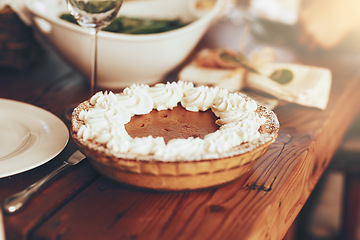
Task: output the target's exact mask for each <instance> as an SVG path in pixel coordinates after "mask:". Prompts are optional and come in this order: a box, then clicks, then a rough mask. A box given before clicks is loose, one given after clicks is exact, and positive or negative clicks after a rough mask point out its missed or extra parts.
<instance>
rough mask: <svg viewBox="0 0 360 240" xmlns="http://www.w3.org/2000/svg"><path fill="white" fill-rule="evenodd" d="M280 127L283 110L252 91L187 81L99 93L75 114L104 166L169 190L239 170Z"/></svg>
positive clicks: (91, 152)
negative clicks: (272, 107) (249, 94)
mask: <svg viewBox="0 0 360 240" xmlns="http://www.w3.org/2000/svg"><path fill="white" fill-rule="evenodd" d="M278 130H279V123H278V120H277V118H276V115H275V114H274V113H273V112H272V111H270V110H268V109H266V108H265V107H262V106H260V105H258V104H257V103H256V102H255V101H254V100H252V99H250V98H248V97H246V96H245V95H243V94H241V93H233V92H229V91H228V90H226V89H222V88H219V87H206V86H198V87H195V86H194V85H193V84H192V83H190V82H183V81H179V82H172V83H166V84H156V85H155V86H153V87H150V86H148V85H139V84H135V85H132V86H130V87H128V88H126V89H125V90H124V91H123V92H122V93H118V94H114V93H112V92H105V93H103V92H98V93H97V94H95V95H94V96H93V97H92V98H91V99H89V100H88V101H85V102H83V103H81V104H80V105H79V106H78V107H76V108H75V109H74V112H73V115H72V135H73V138H74V140H75V141H76V142H77V143H78V145H79V146H80V148H81V149H82V150H83V151H84V153H85V154H87V155H88V156H90V157H91V159H90V161H91V162H92V164H93V165H94V166H95V167H96V168H97V169H98V170H99V171H100V172H102V173H103V174H104V175H106V176H108V177H110V178H112V179H115V180H117V181H120V182H124V183H128V184H131V185H135V186H140V187H147V188H153V189H165V190H183V189H197V188H202V187H209V186H213V185H218V184H221V183H225V182H228V181H231V180H233V179H235V178H237V177H239V176H240V175H242V174H244V172H247V171H248V170H249V169H248V168H245V167H243V166H246V165H249V164H248V163H250V162H252V161H253V160H254V159H256V158H258V157H259V156H261V155H262V154H263V153H264V152H265V151H266V150H267V148H268V147H269V145H270V144H271V143H272V142H273V141H274V140H275V138H276V137H277V133H278ZM243 169H247V170H246V171H245V170H243Z"/></svg>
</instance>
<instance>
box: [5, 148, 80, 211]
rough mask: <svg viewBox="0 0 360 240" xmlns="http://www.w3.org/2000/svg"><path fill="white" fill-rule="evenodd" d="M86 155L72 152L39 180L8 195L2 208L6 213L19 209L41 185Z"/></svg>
mask: <svg viewBox="0 0 360 240" xmlns="http://www.w3.org/2000/svg"><path fill="white" fill-rule="evenodd" d="M85 158H86V156H85V155H84V154H82V153H81V152H80V151H79V150H77V151H76V152H74V153H73V154H72V155H71V156H70V157H69V158H68V159H67V160H66V161H64V162H63V164H62V165H61V166H59V167H58V168H56V169H54V170H53V171H52V172H50V173H49V174H48V175H46V176H45V177H43V178H42V179H40V180H39V181H37V182H35V183H33V184H31V185H30V186H28V187H27V188H25V189H24V190H22V191H20V192H18V193H15V194H14V195H12V196H10V197H8V198H7V199H5V201H4V202H3V209H4V211H5V212H6V213H15V212H17V211H18V210H19V209H21V208H22V207H23V206H24V205H25V203H26V202H27V201H28V200H29V199H30V198H31V197H32V196H33V195H34V193H36V192H37V191H38V190H39V189H40V188H41V187H43V186H44V185H45V184H46V183H47V182H49V181H50V180H51V179H53V178H54V177H55V176H56V175H58V174H59V173H60V172H62V171H63V170H65V169H66V168H68V167H70V166H73V165H75V164H77V163H79V162H80V161H81V160H83V159H85Z"/></svg>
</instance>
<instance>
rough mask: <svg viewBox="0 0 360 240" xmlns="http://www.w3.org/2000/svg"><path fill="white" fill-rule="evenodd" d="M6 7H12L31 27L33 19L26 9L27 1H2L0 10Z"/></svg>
mask: <svg viewBox="0 0 360 240" xmlns="http://www.w3.org/2000/svg"><path fill="white" fill-rule="evenodd" d="M5 6H10V7H11V9H12V10H13V11H14V12H15V13H16V14H17V15H18V16H19V18H20V19H21V20H22V21H23V22H24V23H25V24H26V25H29V26H30V25H31V18H30V16H29V15H28V13H27V10H26V8H25V0H1V1H0V9H2V8H4V7H5Z"/></svg>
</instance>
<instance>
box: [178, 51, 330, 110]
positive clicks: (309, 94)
mask: <svg viewBox="0 0 360 240" xmlns="http://www.w3.org/2000/svg"><path fill="white" fill-rule="evenodd" d="M253 55H254V54H253ZM264 56H265V55H264V54H263V57H261V56H260V57H257V59H258V60H261V59H267V60H266V61H254V60H253V62H251V61H249V65H251V63H253V64H252V66H254V67H255V69H256V70H257V71H258V72H257V73H256V72H253V71H248V70H246V69H245V68H237V69H221V68H209V67H199V66H197V64H196V63H195V60H194V61H192V62H191V63H190V64H188V65H187V66H185V67H184V68H183V69H182V70H181V71H180V73H179V79H180V80H183V81H190V82H194V83H196V84H203V85H216V86H219V87H223V88H227V89H229V90H231V91H241V90H243V89H245V88H247V89H251V90H256V91H260V92H263V93H266V94H269V95H271V96H273V97H276V99H272V98H268V99H266V97H262V100H261V101H263V102H264V100H266V101H265V102H266V105H269V106H270V107H271V108H273V107H275V106H276V105H277V104H278V103H279V102H280V101H286V102H290V103H296V104H299V105H303V106H307V107H314V108H318V109H322V110H324V109H325V108H326V106H327V104H328V100H329V95H330V89H331V81H332V74H331V71H330V70H329V69H326V68H320V67H314V66H305V65H299V64H289V63H274V62H269V59H271V58H268V55H266V56H265V57H264ZM254 59H255V58H254ZM281 69H288V70H290V71H291V72H292V73H293V78H292V79H291V81H289V82H288V83H278V82H277V81H274V80H273V79H272V78H270V77H269V76H270V75H271V74H272V73H273V72H274V71H275V70H281ZM254 98H256V95H255V96H254Z"/></svg>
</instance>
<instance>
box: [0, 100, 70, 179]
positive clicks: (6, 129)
mask: <svg viewBox="0 0 360 240" xmlns="http://www.w3.org/2000/svg"><path fill="white" fill-rule="evenodd" d="M68 140H69V131H68V129H67V127H66V125H65V124H64V123H63V122H62V121H61V120H60V119H59V118H58V117H56V116H55V115H54V114H52V113H50V112H48V111H46V110H44V109H41V108H39V107H36V106H33V105H30V104H27V103H22V102H18V101H14V100H8V99H1V98H0V178H1V177H7V176H10V175H14V174H17V173H21V172H24V171H27V170H29V169H32V168H35V167H37V166H39V165H41V164H44V163H45V162H47V161H49V160H50V159H52V158H53V157H55V156H56V155H57V154H59V153H60V152H61V151H62V150H63V149H64V147H65V146H66V144H67V142H68Z"/></svg>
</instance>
